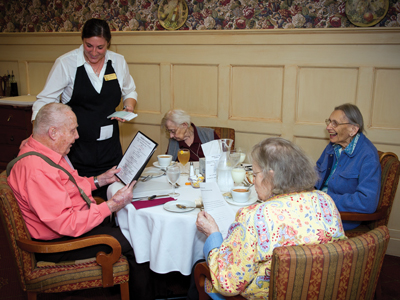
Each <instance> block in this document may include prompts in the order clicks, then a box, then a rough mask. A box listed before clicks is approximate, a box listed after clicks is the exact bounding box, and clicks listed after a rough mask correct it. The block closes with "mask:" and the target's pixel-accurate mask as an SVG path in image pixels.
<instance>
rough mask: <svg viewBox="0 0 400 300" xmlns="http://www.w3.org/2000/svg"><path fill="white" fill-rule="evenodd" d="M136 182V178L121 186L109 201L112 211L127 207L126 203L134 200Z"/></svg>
mask: <svg viewBox="0 0 400 300" xmlns="http://www.w3.org/2000/svg"><path fill="white" fill-rule="evenodd" d="M107 172H108V171H107ZM135 184H136V180H135V181H132V182H131V183H130V184H128V185H126V186H124V187H123V188H121V189H120V190H119V191H118V192H116V193H115V194H114V196H113V197H112V198H111V199H110V200H108V201H107V205H108V208H109V209H110V211H111V212H112V213H113V212H117V211H119V210H120V209H121V208H123V207H125V205H127V204H128V203H131V202H132V198H133V187H134V186H135Z"/></svg>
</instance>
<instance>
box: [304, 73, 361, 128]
mask: <svg viewBox="0 0 400 300" xmlns="http://www.w3.org/2000/svg"><path fill="white" fill-rule="evenodd" d="M357 74H358V70H357V69H356V68H304V67H302V68H300V69H299V77H298V102H297V116H296V121H297V122H306V123H320V122H321V120H325V119H327V118H329V116H330V114H331V113H332V111H333V108H334V107H335V106H337V105H340V104H343V103H347V102H350V103H354V102H355V99H356V91H357Z"/></svg>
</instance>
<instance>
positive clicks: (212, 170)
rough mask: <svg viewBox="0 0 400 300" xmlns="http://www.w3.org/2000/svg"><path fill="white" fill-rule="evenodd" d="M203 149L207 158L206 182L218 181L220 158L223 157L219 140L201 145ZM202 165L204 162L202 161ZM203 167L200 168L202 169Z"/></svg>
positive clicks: (205, 166) (205, 168)
mask: <svg viewBox="0 0 400 300" xmlns="http://www.w3.org/2000/svg"><path fill="white" fill-rule="evenodd" d="M201 148H202V149H203V153H204V157H205V165H204V173H205V174H203V175H204V177H205V181H206V182H215V181H217V168H218V162H219V158H220V157H221V150H220V147H219V142H218V140H213V141H210V142H207V143H204V144H201ZM200 163H202V161H200ZM202 167H203V166H200V169H202Z"/></svg>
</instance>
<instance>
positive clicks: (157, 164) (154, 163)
mask: <svg viewBox="0 0 400 300" xmlns="http://www.w3.org/2000/svg"><path fill="white" fill-rule="evenodd" d="M175 163H176V162H175V161H171V163H170V164H169V165H170V166H173V165H174V164H175ZM153 166H155V167H156V168H159V169H161V170H165V168H166V167H161V166H160V164H159V163H158V161H155V162H153Z"/></svg>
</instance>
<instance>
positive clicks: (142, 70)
mask: <svg viewBox="0 0 400 300" xmlns="http://www.w3.org/2000/svg"><path fill="white" fill-rule="evenodd" d="M128 66H129V71H130V74H131V76H132V78H133V80H134V81H135V85H136V91H137V93H138V99H137V100H138V104H137V106H136V109H135V111H136V112H138V113H140V112H151V113H160V112H161V98H160V95H161V86H160V83H161V80H160V65H159V64H131V63H129V64H128Z"/></svg>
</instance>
